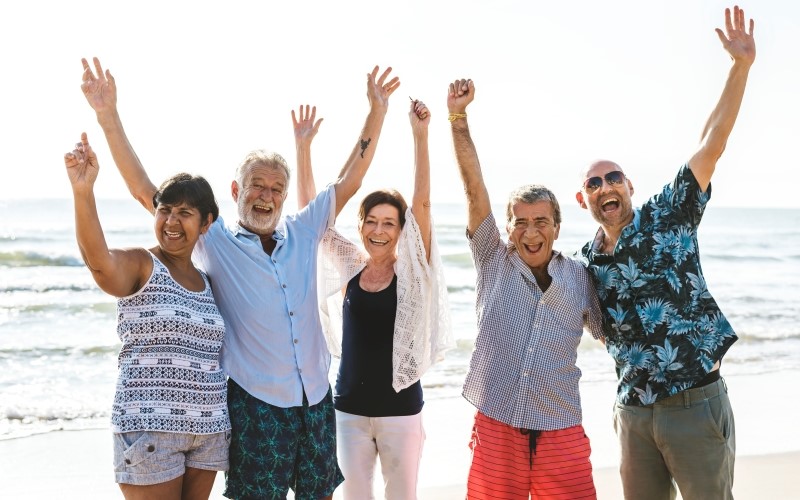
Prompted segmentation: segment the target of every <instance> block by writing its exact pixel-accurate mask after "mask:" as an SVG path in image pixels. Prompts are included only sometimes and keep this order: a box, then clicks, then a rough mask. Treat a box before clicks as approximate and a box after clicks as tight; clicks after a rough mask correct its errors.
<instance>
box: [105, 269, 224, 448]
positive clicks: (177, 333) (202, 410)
mask: <svg viewBox="0 0 800 500" xmlns="http://www.w3.org/2000/svg"><path fill="white" fill-rule="evenodd" d="M151 256H152V258H153V273H152V274H151V276H150V279H149V280H148V282H147V283H146V284H145V285H144V286H143V287H142V288H141V290H139V291H138V292H136V293H135V294H133V295H130V296H128V297H123V298H121V299H119V300H118V301H117V334H118V335H119V338H120V340H121V341H122V349H121V350H120V353H119V378H118V379H117V392H116V395H115V396H114V406H113V412H112V417H111V424H112V429H113V431H114V432H129V431H161V432H185V433H192V434H213V433H216V432H222V431H226V430H228V429H230V428H231V424H230V421H229V419H228V405H227V392H226V378H225V374H224V373H223V372H222V369H221V368H220V363H219V358H220V356H219V355H220V348H221V347H222V339H223V338H224V336H225V323H224V322H223V320H222V316H220V313H219V310H218V309H217V306H216V304H215V303H214V295H213V294H212V292H211V286H210V284H209V282H208V278H207V277H206V275H205V274H203V273H201V274H203V280H204V281H205V285H206V286H205V290H203V291H202V292H192V291H190V290H187V289H186V288H184V287H182V286H181V285H180V284H178V283H177V282H176V281H175V280H174V279H173V278H172V276H171V275H170V273H169V270H168V269H167V268H166V267H165V266H164V264H162V263H161V262H160V261H159V260H158V259H157V258H156V257H155V256H154V255H152V254H151Z"/></svg>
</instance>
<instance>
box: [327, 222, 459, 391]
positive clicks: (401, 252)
mask: <svg viewBox="0 0 800 500" xmlns="http://www.w3.org/2000/svg"><path fill="white" fill-rule="evenodd" d="M318 255H319V257H318V258H319V265H318V266H317V269H318V276H317V279H318V284H319V286H318V287H317V289H318V291H319V294H320V296H319V304H320V319H321V321H322V330H323V332H324V333H325V340H326V342H327V343H328V349H329V350H330V352H331V354H332V355H333V356H336V357H341V355H342V294H341V290H342V288H344V286H345V285H347V283H348V282H349V281H350V280H351V279H352V278H353V277H354V276H356V275H357V274H358V273H359V272H361V270H362V269H364V267H365V266H366V264H367V260H368V258H369V256H368V255H367V253H366V252H365V251H364V250H363V249H361V248H360V247H359V246H357V245H356V244H355V243H353V242H352V241H350V240H349V239H348V238H347V237H345V236H343V235H342V234H341V233H339V232H338V231H337V230H336V229H335V228H333V227H331V228H329V229H328V231H327V232H326V233H325V236H324V237H323V239H322V242H321V243H320V252H319V254H318ZM394 272H395V274H396V275H397V315H396V317H395V320H394V341H393V346H392V387H393V388H394V390H395V391H398V392H399V391H400V390H402V389H405V388H406V387H408V386H410V385H411V384H414V383H415V382H417V381H418V380H419V379H420V378H422V375H424V374H425V372H426V371H427V370H428V368H430V367H431V366H433V365H434V364H435V363H437V362H439V361H441V360H442V359H444V353H445V351H446V350H448V349H452V348H453V347H455V341H454V339H453V334H452V330H451V327H450V305H449V303H448V300H447V286H446V284H445V281H444V272H443V270H442V259H441V256H440V254H439V248H438V245H437V244H436V237H435V233H434V232H433V223H431V256H430V263H429V262H428V259H426V257H425V245H424V244H423V242H422V235H421V233H420V230H419V226H418V225H417V221H416V219H415V218H414V215H413V214H412V212H411V209H410V208H409V209H407V210H406V223H405V225H404V226H403V230H402V231H401V232H400V239H399V241H398V242H397V261H396V262H395V264H394Z"/></svg>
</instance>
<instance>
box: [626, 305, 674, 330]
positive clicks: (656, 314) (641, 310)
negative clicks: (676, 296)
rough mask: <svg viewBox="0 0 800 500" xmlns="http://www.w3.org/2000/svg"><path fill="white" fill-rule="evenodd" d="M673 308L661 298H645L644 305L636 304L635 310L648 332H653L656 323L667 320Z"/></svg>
mask: <svg viewBox="0 0 800 500" xmlns="http://www.w3.org/2000/svg"><path fill="white" fill-rule="evenodd" d="M674 310H675V309H674V308H673V307H672V306H671V305H670V303H669V302H667V301H665V300H664V299H662V298H653V299H647V301H646V302H645V303H644V305H641V306H640V305H638V304H637V305H636V312H637V313H638V314H639V319H640V320H641V321H642V326H643V327H644V330H645V332H647V333H648V334H651V333H653V332H654V331H655V328H656V327H657V326H658V325H660V324H662V323H664V322H665V321H667V318H668V317H669V316H670V315H671V314H672V313H673V312H674Z"/></svg>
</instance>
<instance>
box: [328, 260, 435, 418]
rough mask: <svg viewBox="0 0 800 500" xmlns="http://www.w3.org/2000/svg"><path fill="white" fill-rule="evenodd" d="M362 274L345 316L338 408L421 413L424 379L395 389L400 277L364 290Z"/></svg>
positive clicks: (353, 283)
mask: <svg viewBox="0 0 800 500" xmlns="http://www.w3.org/2000/svg"><path fill="white" fill-rule="evenodd" d="M360 278H361V273H358V274H357V275H356V276H355V277H354V278H353V279H351V280H350V282H349V283H348V284H347V291H346V292H345V297H344V306H343V310H342V316H343V320H344V323H343V325H342V330H343V331H342V359H341V363H340V365H339V374H338V376H337V377H336V395H335V396H334V403H333V404H334V407H335V408H336V409H337V410H339V411H343V412H345V413H351V414H354V415H361V416H365V417H397V416H403V415H416V414H417V413H419V412H420V411H421V410H422V405H423V400H422V385H421V384H420V382H419V381H417V382H416V383H414V384H413V385H411V386H409V387H407V388H405V389H403V390H402V391H400V392H395V390H394V389H393V388H392V340H393V338H394V319H395V315H396V313H397V276H396V275H395V277H394V278H392V283H391V284H390V285H389V286H388V287H387V288H385V289H384V290H381V291H379V292H367V291H364V290H362V289H361V286H359V284H358V281H359V279H360Z"/></svg>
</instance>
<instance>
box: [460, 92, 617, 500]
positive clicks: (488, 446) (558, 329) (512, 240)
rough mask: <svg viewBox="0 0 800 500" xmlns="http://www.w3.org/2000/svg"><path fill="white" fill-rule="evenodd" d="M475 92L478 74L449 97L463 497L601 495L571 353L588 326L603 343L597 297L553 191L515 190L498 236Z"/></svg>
mask: <svg viewBox="0 0 800 500" xmlns="http://www.w3.org/2000/svg"><path fill="white" fill-rule="evenodd" d="M474 96H475V86H474V85H473V83H472V81H471V80H456V81H455V82H454V83H452V84H450V89H449V94H448V98H447V106H448V109H449V111H450V116H449V119H450V122H451V127H452V133H453V143H454V146H455V152H456V160H457V163H458V167H459V170H460V172H461V177H462V180H463V182H464V189H465V192H466V194H467V206H468V210H469V222H468V224H467V237H468V238H469V241H470V248H471V250H472V256H473V260H474V262H475V267H476V269H477V286H476V290H477V304H476V308H477V312H478V337H477V339H476V342H475V351H474V352H473V354H472V360H471V361H470V368H469V373H468V375H467V379H466V382H465V384H464V392H463V394H464V397H465V398H466V399H467V400H468V401H469V402H471V403H472V404H473V405H475V407H476V408H477V410H478V411H477V413H476V415H475V425H474V426H473V431H472V443H471V445H470V447H471V448H472V464H471V466H470V471H469V479H468V482H467V497H468V498H471V499H480V498H492V499H498V498H507V499H517V498H520V499H522V498H524V499H527V498H529V496H533V497H534V498H537V499H539V498H570V499H578V498H596V493H595V487H594V482H593V480H592V465H591V462H590V461H589V454H590V451H591V449H590V447H589V439H588V438H587V437H586V434H585V432H584V430H583V426H582V425H581V421H582V415H581V403H580V394H579V391H578V381H579V379H580V376H581V372H580V369H578V367H577V366H575V360H576V358H577V348H578V343H579V342H580V340H581V335H582V334H583V330H584V327H585V326H586V327H588V329H589V330H590V331H591V333H592V336H593V337H595V338H598V339H602V319H601V316H600V310H599V305H598V301H597V296H596V294H595V292H594V287H593V286H592V283H591V278H590V277H589V274H588V273H587V271H586V269H585V268H584V266H583V265H582V264H581V263H580V262H577V261H574V260H572V259H569V258H567V257H565V256H564V255H562V254H561V253H559V252H555V251H553V242H554V241H555V240H556V239H557V238H558V232H559V229H560V224H561V211H560V209H559V205H558V201H557V200H556V198H555V196H554V195H553V193H552V192H551V191H550V190H548V189H547V188H545V187H543V186H538V185H527V186H523V187H521V188H519V189H518V190H517V191H515V192H514V193H512V194H511V197H510V198H509V200H508V208H507V213H506V219H507V220H506V231H507V232H508V236H509V241H508V243H506V242H505V241H503V239H502V238H501V237H500V231H499V230H498V227H497V222H496V221H495V218H494V215H493V214H492V212H491V204H490V201H489V194H488V193H487V191H486V186H485V184H484V182H483V178H482V175H481V168H480V163H479V162H478V154H477V152H476V150H475V145H474V144H473V142H472V138H471V137H470V132H469V126H468V124H467V115H466V108H467V105H468V104H469V103H470V102H472V99H473V98H474Z"/></svg>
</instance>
